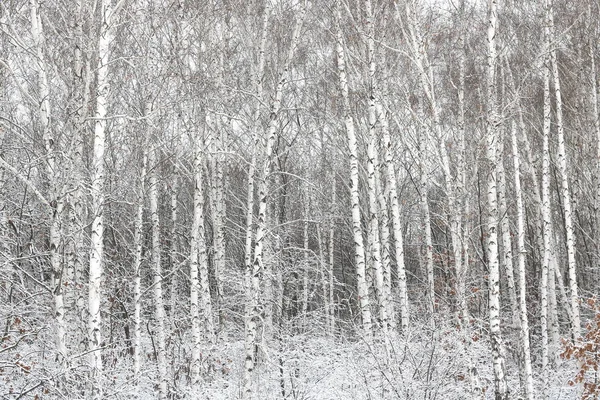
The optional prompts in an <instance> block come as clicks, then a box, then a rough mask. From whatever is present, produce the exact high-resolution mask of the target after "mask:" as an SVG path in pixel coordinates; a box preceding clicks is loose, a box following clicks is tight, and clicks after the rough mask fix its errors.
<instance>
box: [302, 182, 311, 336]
mask: <svg viewBox="0 0 600 400" xmlns="http://www.w3.org/2000/svg"><path fill="white" fill-rule="evenodd" d="M304 190H305V192H304V196H303V199H304V222H303V224H302V226H303V228H302V250H303V251H302V331H304V332H306V330H307V328H308V292H309V290H308V289H309V288H308V269H309V251H310V250H309V248H308V212H309V211H308V210H310V196H309V194H308V191H309V189H308V187H305V188H304Z"/></svg>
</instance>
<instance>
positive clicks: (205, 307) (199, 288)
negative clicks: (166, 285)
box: [190, 138, 214, 385]
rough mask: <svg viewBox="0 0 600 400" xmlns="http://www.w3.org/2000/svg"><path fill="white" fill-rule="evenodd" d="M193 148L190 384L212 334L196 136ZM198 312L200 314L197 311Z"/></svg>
mask: <svg viewBox="0 0 600 400" xmlns="http://www.w3.org/2000/svg"><path fill="white" fill-rule="evenodd" d="M195 140H196V143H195V150H194V215H193V220H192V230H191V235H190V242H191V244H190V281H191V283H190V306H191V310H190V311H191V316H192V337H193V340H194V342H193V346H192V365H191V376H192V385H196V384H198V382H199V379H200V350H201V346H202V340H203V339H204V340H207V341H210V340H212V335H213V333H214V326H213V317H212V303H211V298H210V288H209V286H208V263H207V259H206V242H205V234H204V233H205V231H204V191H203V187H202V186H203V176H202V162H203V160H202V150H203V147H204V146H203V144H204V143H203V140H202V139H201V138H196V139H195ZM200 313H202V317H201V314H200Z"/></svg>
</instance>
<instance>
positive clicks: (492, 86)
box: [486, 0, 508, 400]
mask: <svg viewBox="0 0 600 400" xmlns="http://www.w3.org/2000/svg"><path fill="white" fill-rule="evenodd" d="M488 18H489V21H488V30H487V44H488V54H487V77H486V78H487V82H486V86H487V121H486V127H487V132H486V143H487V147H486V155H487V159H488V162H489V165H490V172H489V173H488V174H489V175H488V187H487V205H488V218H487V232H486V233H487V253H488V262H489V307H490V316H489V318H490V340H491V342H492V358H493V363H494V386H495V393H496V399H497V400H504V399H508V387H507V385H506V376H505V370H504V357H503V355H502V351H503V349H502V346H503V344H502V336H501V332H500V274H499V260H498V200H497V189H496V179H497V178H496V176H497V175H496V174H497V164H498V162H499V160H498V156H497V146H498V145H497V142H498V129H499V126H500V120H499V118H498V111H497V104H496V89H497V87H496V60H497V55H496V33H497V27H498V10H497V1H496V0H490V2H489V4H488Z"/></svg>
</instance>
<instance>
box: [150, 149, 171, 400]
mask: <svg viewBox="0 0 600 400" xmlns="http://www.w3.org/2000/svg"><path fill="white" fill-rule="evenodd" d="M148 163H149V165H150V168H151V172H150V177H149V188H148V189H149V193H148V196H149V198H150V220H151V221H152V266H153V274H154V282H153V285H154V306H155V312H154V318H155V320H156V343H157V345H156V357H157V362H158V398H159V399H160V400H165V399H166V398H167V395H168V393H167V359H166V354H165V307H164V304H163V290H162V279H163V277H162V265H161V246H160V219H159V215H158V211H159V210H158V195H159V194H158V189H159V186H158V185H159V184H158V168H159V165H158V157H157V154H156V149H155V148H154V147H153V148H151V149H150V154H149V155H148Z"/></svg>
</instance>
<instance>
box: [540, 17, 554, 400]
mask: <svg viewBox="0 0 600 400" xmlns="http://www.w3.org/2000/svg"><path fill="white" fill-rule="evenodd" d="M548 30H549V27H546V29H545V31H546V32H545V33H546V35H548V34H549V32H548ZM549 63H550V60H549V59H548V58H547V59H546V64H548V65H546V66H545V68H544V131H543V134H544V137H543V149H542V216H543V224H544V225H543V226H544V238H543V240H544V253H543V263H542V282H541V284H540V292H541V298H540V303H541V305H540V307H541V309H540V325H541V329H542V399H547V398H548V383H549V382H548V378H549V376H548V274H549V268H550V262H551V251H552V250H551V248H550V245H551V241H550V240H551V238H552V232H551V209H550V149H549V147H550V146H549V137H550V118H551V108H550V65H549Z"/></svg>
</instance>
